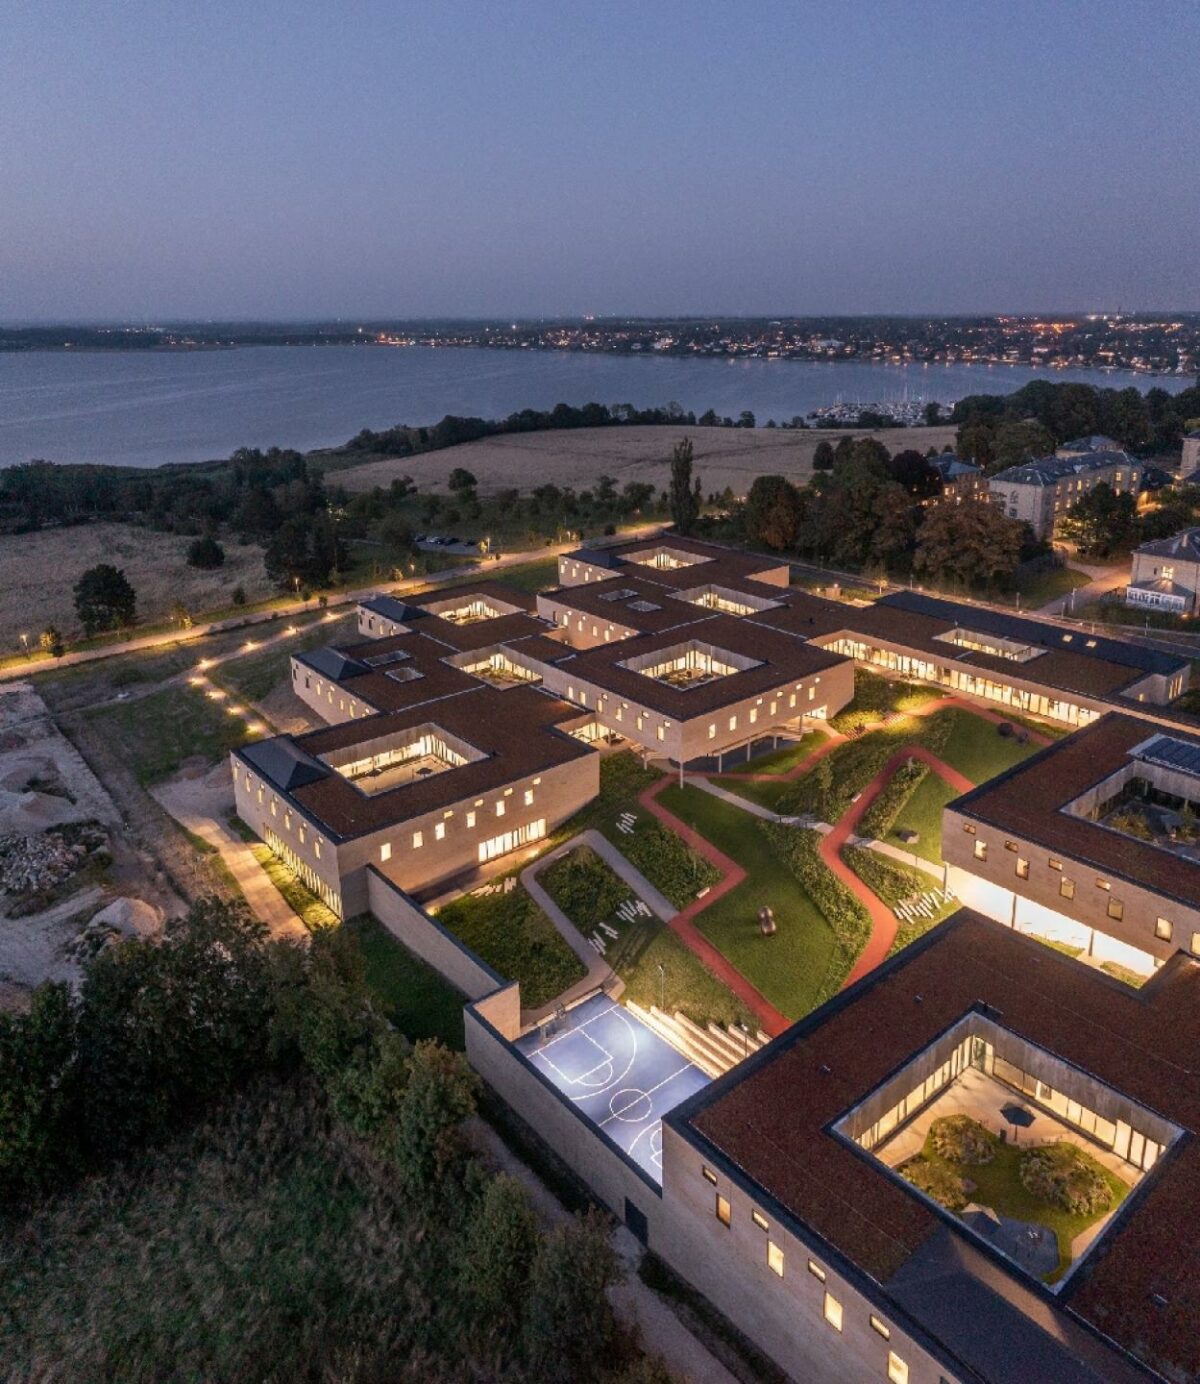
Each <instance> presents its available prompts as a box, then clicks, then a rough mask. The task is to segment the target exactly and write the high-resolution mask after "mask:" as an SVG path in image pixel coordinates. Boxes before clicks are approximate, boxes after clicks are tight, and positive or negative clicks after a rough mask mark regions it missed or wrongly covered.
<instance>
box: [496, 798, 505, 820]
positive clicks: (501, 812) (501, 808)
mask: <svg viewBox="0 0 1200 1384" xmlns="http://www.w3.org/2000/svg"><path fill="white" fill-rule="evenodd" d="M496 816H497V817H503V816H504V799H503V798H501V799H500V801H499V802H498V803H497V804H496Z"/></svg>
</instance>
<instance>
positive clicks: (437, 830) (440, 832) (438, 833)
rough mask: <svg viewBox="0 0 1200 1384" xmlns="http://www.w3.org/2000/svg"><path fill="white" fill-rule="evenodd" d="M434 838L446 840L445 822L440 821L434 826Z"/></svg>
mask: <svg viewBox="0 0 1200 1384" xmlns="http://www.w3.org/2000/svg"><path fill="white" fill-rule="evenodd" d="M433 839H434V840H435V841H444V840H445V839H446V823H445V822H438V823H437V824H436V825H435V826H434V828H433Z"/></svg>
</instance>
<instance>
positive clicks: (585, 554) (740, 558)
mask: <svg viewBox="0 0 1200 1384" xmlns="http://www.w3.org/2000/svg"><path fill="white" fill-rule="evenodd" d="M656 548H666V549H668V550H671V549H673V550H674V551H675V552H678V553H686V554H688V555H690V556H692V557H696V558H700V559H702V560H701V561H700V562H696V563H692V564H690V565H688V566H686V567H676V568H662V567H650V566H648V565H647V564H646V563H644V562H636V561H634V560H633V555H634V554H637V553H651V552H653V551H654V550H655V549H656ZM600 557H602V558H603V561H602V562H599V561H598V560H597V559H598V558H600ZM566 559H567V561H570V560H572V559H575V560H576V561H578V562H586V563H589V564H591V565H593V566H604V567H608V568H610V569H611V570H612V571H613V574H614V576H615V575H617V574H620V575H623V576H631V577H632V576H641V577H645V578H647V579H649V580H652V581H655V582H658V583H659V584H660V585H663V586H677V587H689V586H699V585H701V584H702V583H704V582H710V581H711V582H719V583H721V584H726V585H727V584H729V583H736V582H737V581H738V580H739V579H742V580H747V579H749V580H754V578H755V575H756V574H757V573H762V572H775V571H778V570H779V568H780V567H786V566H787V565H788V559H787V558H786V557H784V556H783V555H782V554H781V555H780V556H779V557H777V558H772V557H767V556H766V555H765V554H763V553H746V552H741V551H739V550H738V549H737V548H730V547H728V546H726V545H724V544H720V543H705V542H704V541H703V540H701V539H698V538H681V537H678V536H677V535H675V534H673V533H664V534H659V535H658V536H657V537H655V538H639V539H631V540H630V541H629V542H627V543H616V544H613V546H612V547H610V548H604V549H601V550H600V551H599V552H597V551H596V550H595V549H588V548H580V549H577V550H576V551H575V552H572V553H567V554H566ZM585 585H586V583H585ZM762 585H763V583H762V582H756V583H755V587H754V589H755V590H758V589H760V588H761V587H762ZM574 589H576V590H578V588H577V587H576V588H574Z"/></svg>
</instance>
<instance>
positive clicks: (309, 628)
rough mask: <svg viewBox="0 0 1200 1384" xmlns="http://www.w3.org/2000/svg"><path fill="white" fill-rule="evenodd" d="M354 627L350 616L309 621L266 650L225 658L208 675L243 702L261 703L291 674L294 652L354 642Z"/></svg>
mask: <svg viewBox="0 0 1200 1384" xmlns="http://www.w3.org/2000/svg"><path fill="white" fill-rule="evenodd" d="M356 628H357V627H356V625H355V620H354V616H353V615H341V616H339V617H338V618H337V619H336V620H323V619H322V620H317V621H316V622H310V623H309V624H307V625H305V627H304V628H303V629H302V630H301V631H300V633H299V634H296V635H293V636H292V637H291V638H288V639H281V640H279V642H278V643H274V644H272V645H271V647H270V648H269V649H264V650H262V651H261V652H258V653H253V652H252V653H247V654H244V655H242V656H241V657H240V658H231V659H228V660H226V661H225V662H224V663H221V664H219V665H218V666H217V667H215V668H214V669H213V670H212V672H211V673H210V674H209V677H210V679H211V680H212V681H213V682H215V683H217V684H218V685H219V686H221V687H224V688H225V689H226V691H228V692H232V693H233V694H234V695H235V696H238V697H240V698H242V699H243V700H245V701H249V702H260V701H262V699H263V698H264V697H265V696H267V694H268V693H269V692H271V691H272V690H273V689H274V688H275V686H276V685H277V684H278V683H279V682H281V681H283V679H284V678H287V677H289V676H290V674H289V669H290V666H291V658H292V655H293V654H298V653H305V652H307V651H308V650H309V649H320V648H323V647H324V646H325V645H326V644H338V643H341V644H345V643H347V642H353V641H355V640H357V638H358V636H357V634H356V633H355V630H356ZM251 637H253V636H251Z"/></svg>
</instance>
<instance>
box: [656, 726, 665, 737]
mask: <svg viewBox="0 0 1200 1384" xmlns="http://www.w3.org/2000/svg"><path fill="white" fill-rule="evenodd" d="M654 733H655V735H657V736H658V738H659V739H660V740H665V739H666V738H667V732H666V731H665V729H664V728H663V727H662V726H661V725H660V726H659V727H658V729H657V730H656V731H655V732H654Z"/></svg>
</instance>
